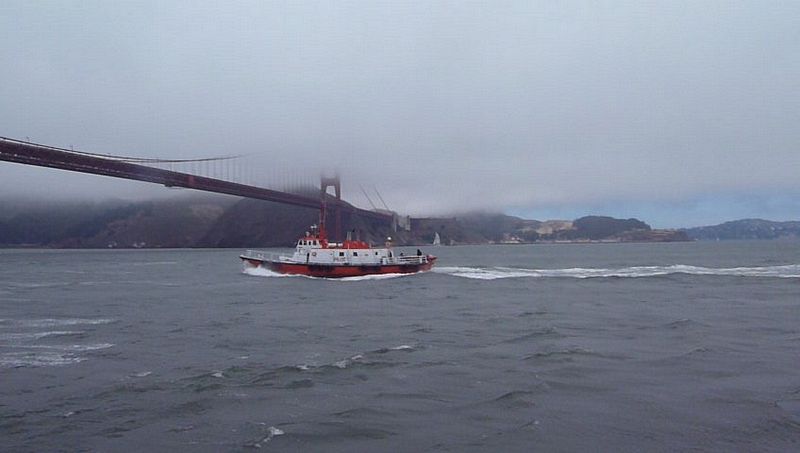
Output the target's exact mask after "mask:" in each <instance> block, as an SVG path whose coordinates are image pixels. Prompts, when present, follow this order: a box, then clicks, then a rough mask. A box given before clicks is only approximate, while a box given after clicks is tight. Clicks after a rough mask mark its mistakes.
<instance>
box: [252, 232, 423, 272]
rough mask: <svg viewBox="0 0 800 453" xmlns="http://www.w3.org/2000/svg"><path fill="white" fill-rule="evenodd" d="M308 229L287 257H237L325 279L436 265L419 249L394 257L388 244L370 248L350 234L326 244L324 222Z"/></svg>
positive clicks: (257, 254)
mask: <svg viewBox="0 0 800 453" xmlns="http://www.w3.org/2000/svg"><path fill="white" fill-rule="evenodd" d="M311 229H312V231H311V232H307V233H306V235H305V236H304V237H301V238H300V239H299V240H298V241H297V247H296V248H295V250H294V254H292V255H291V256H287V255H280V254H274V253H267V252H261V251H256V250H248V251H247V252H245V253H244V254H242V255H241V256H240V258H241V259H242V262H243V263H244V266H245V267H261V268H265V269H269V270H271V271H273V272H279V273H281V274H297V275H307V276H310V277H326V278H340V277H358V276H362V275H373V274H410V273H415V272H422V271H427V270H430V269H431V268H432V267H433V264H434V263H435V262H436V257H435V256H432V255H426V254H423V253H422V252H421V251H420V250H419V249H417V252H416V254H413V255H409V256H405V255H404V254H403V253H400V254H399V255H398V254H397V253H395V251H394V250H393V249H392V247H391V246H390V243H389V242H387V244H386V247H384V248H372V247H370V245H369V244H367V243H366V242H363V241H359V240H353V239H352V237H351V236H350V234H348V237H347V239H346V240H345V241H344V242H342V243H341V244H338V243H330V242H328V239H327V237H326V234H325V227H324V223H322V225H321V226H320V228H316V226H312V227H311Z"/></svg>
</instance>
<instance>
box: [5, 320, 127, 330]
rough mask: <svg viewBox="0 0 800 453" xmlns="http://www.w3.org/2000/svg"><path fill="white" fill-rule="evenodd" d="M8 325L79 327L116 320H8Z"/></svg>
mask: <svg viewBox="0 0 800 453" xmlns="http://www.w3.org/2000/svg"><path fill="white" fill-rule="evenodd" d="M5 321H7V322H8V323H10V324H11V323H13V324H15V325H18V326H22V327H34V328H36V327H57V326H77V325H97V324H110V323H112V322H116V320H115V319H107V318H101V319H86V318H67V319H57V318H44V319H14V320H11V319H8V320H5Z"/></svg>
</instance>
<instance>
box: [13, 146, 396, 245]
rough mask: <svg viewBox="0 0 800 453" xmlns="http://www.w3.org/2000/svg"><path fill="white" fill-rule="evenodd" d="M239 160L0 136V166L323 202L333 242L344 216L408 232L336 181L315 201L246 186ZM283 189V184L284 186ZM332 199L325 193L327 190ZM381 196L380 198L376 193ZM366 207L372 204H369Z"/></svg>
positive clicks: (326, 180) (325, 184)
mask: <svg viewBox="0 0 800 453" xmlns="http://www.w3.org/2000/svg"><path fill="white" fill-rule="evenodd" d="M240 157H242V156H219V157H208V158H199V159H157V158H144V157H133V156H121V155H113V154H98V153H90V152H85V151H75V150H73V149H66V148H58V147H54V146H48V145H43V144H39V143H33V142H30V141H24V140H17V139H12V138H6V137H0V161H6V162H15V163H19V164H25V165H34V166H38V167H48V168H56V169H60V170H68V171H74V172H79V173H89V174H94V175H102V176H111V177H114V178H123V179H130V180H135V181H144V182H149V183H154V184H161V185H164V186H166V187H182V188H187V189H194V190H201V191H205V192H214V193H221V194H226V195H234V196H239V197H245V198H254V199H258V200H265V201H272V202H275V203H283V204H289V205H294V206H302V207H306V208H314V209H319V208H320V206H321V203H322V202H324V203H325V205H326V208H327V210H328V211H332V214H333V216H334V221H335V222H336V224H335V230H334V231H335V234H336V236H337V237H336V239H338V238H339V236H341V215H342V213H343V212H347V213H350V214H356V215H359V216H364V217H368V218H371V219H374V220H378V221H380V222H385V224H386V225H387V226H390V227H391V228H393V229H395V230H396V229H397V228H398V227H401V228H405V229H408V228H409V226H410V219H409V218H407V217H401V216H399V215H398V214H397V213H394V212H391V211H389V210H388V209H387V210H367V209H362V208H358V207H356V206H354V205H352V204H350V203H348V202H346V201H344V200H342V197H341V182H340V180H339V177H338V176H334V177H321V178H320V197H319V198H316V197H313V196H309V195H303V194H299V193H293V192H290V191H288V190H289V188H288V187H285V188H284V189H283V190H276V189H274V188H266V187H260V186H257V185H253V183H252V182H251V183H250V184H247V183H245V182H244V181H245V180H249V181H253V180H254V179H255V178H253V177H252V175H250V174H246V173H245V170H243V169H242V168H241V167H237V166H235V165H231V162H232V161H234V160H236V159H238V158H240ZM286 182H287V184H284V185H285V186H288V180H287V181H286ZM331 187H332V188H333V189H334V194H333V195H331V194H329V193H328V189H329V188H331ZM378 195H379V196H380V194H378ZM370 204H372V203H371V201H370Z"/></svg>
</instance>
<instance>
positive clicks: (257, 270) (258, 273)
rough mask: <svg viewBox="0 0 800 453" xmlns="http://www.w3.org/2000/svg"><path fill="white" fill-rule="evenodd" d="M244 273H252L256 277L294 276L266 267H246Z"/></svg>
mask: <svg viewBox="0 0 800 453" xmlns="http://www.w3.org/2000/svg"><path fill="white" fill-rule="evenodd" d="M242 273H245V274H247V275H252V276H254V277H293V275H291V274H281V273H280V272H274V271H271V270H269V269H267V268H265V267H261V266H258V267H245V268H244V270H242Z"/></svg>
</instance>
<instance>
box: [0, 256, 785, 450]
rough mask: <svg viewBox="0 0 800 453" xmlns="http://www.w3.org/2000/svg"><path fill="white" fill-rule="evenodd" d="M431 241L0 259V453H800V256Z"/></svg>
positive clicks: (5, 257) (8, 257)
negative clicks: (329, 265)
mask: <svg viewBox="0 0 800 453" xmlns="http://www.w3.org/2000/svg"><path fill="white" fill-rule="evenodd" d="M426 251H431V252H434V253H436V254H438V255H439V256H440V260H439V261H438V264H437V267H436V268H435V270H434V271H432V272H429V273H426V274H421V275H411V276H388V277H385V276H384V277H369V278H360V279H359V278H357V279H349V280H345V281H329V280H323V279H312V278H305V277H280V278H276V276H275V275H274V274H271V273H269V272H266V271H255V272H251V273H250V275H247V274H244V273H242V271H241V267H240V264H239V262H238V258H237V255H238V252H239V251H238V250H175V251H19V250H16V251H15V250H5V251H0V384H2V385H0V438H1V439H2V447H0V450H3V451H81V450H86V451H147V450H154V451H209V452H211V451H240V450H252V449H262V450H275V451H325V452H330V451H334V452H335V451H342V452H344V451H347V452H350V451H598V450H600V451H675V450H695V449H696V450H701V451H703V450H714V451H797V450H798V449H800V243H796V242H795V243H793V242H732V243H684V244H593V245H537V246H482V247H439V248H436V249H435V251H434V249H430V250H426Z"/></svg>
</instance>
